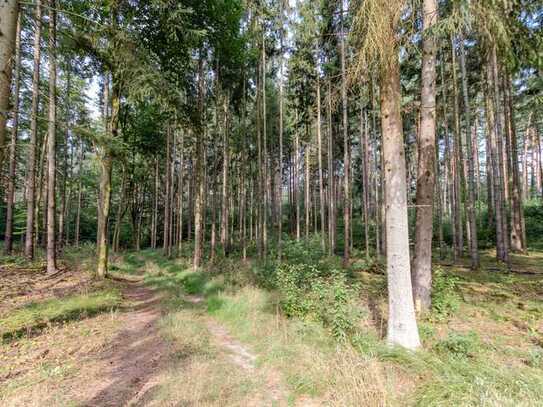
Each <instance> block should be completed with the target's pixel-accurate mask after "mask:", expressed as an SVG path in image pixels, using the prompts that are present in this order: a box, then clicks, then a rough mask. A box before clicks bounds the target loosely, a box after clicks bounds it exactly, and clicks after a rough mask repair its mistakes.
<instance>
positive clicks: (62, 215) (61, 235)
mask: <svg viewBox="0 0 543 407" xmlns="http://www.w3.org/2000/svg"><path fill="white" fill-rule="evenodd" d="M66 75H67V79H66V81H67V83H66V101H65V103H66V123H65V126H66V131H65V132H64V143H63V144H64V145H63V158H62V185H61V188H60V210H59V219H58V246H59V249H60V250H62V247H63V246H64V245H65V232H66V226H65V225H66V188H67V182H66V181H67V178H68V154H69V153H68V144H69V138H70V91H71V87H70V86H71V67H70V61H68V63H67V72H66Z"/></svg>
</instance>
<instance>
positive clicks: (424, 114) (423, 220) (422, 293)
mask: <svg viewBox="0 0 543 407" xmlns="http://www.w3.org/2000/svg"><path fill="white" fill-rule="evenodd" d="M423 21H424V23H423V24H424V31H425V33H423V35H424V39H423V41H422V48H423V54H422V75H421V76H422V79H421V82H422V84H421V86H422V89H421V109H420V116H421V123H420V131H419V132H418V136H419V137H418V155H419V162H418V173H417V197H416V199H417V212H416V218H417V219H416V229H415V257H414V260H413V296H414V300H415V309H416V311H417V312H426V311H428V310H429V309H430V305H431V297H430V294H431V291H432V226H433V201H434V182H435V156H436V44H435V39H434V37H433V33H429V30H431V28H432V27H433V25H434V24H435V23H436V22H437V1H436V0H424V5H423Z"/></svg>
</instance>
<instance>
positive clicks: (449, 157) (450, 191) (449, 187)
mask: <svg viewBox="0 0 543 407" xmlns="http://www.w3.org/2000/svg"><path fill="white" fill-rule="evenodd" d="M443 65H444V59H443V58H442V60H441V94H442V98H443V102H442V103H443V137H444V139H445V152H444V161H445V163H446V164H445V165H446V167H445V168H446V173H445V178H446V181H445V184H446V191H447V194H446V197H447V198H448V200H449V203H450V206H451V207H450V212H449V215H450V219H451V234H452V245H453V256H454V255H455V250H454V248H455V247H456V241H457V237H456V233H457V232H456V213H455V193H454V191H455V160H454V155H453V153H452V152H451V145H450V137H449V120H448V112H447V107H448V102H447V85H446V83H445V74H444V67H443ZM445 201H446V200H445Z"/></svg>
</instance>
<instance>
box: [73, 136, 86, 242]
mask: <svg viewBox="0 0 543 407" xmlns="http://www.w3.org/2000/svg"><path fill="white" fill-rule="evenodd" d="M83 151H84V150H83V139H82V138H80V139H79V165H78V168H77V179H78V181H77V210H76V215H75V238H74V244H75V247H79V240H80V236H79V234H80V224H81V201H82V195H83V188H82V181H81V178H82V176H83V171H82V168H83V158H84V155H83V154H84V152H83Z"/></svg>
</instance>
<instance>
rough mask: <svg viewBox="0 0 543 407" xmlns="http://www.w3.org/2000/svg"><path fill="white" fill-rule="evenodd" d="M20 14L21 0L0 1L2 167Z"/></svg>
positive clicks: (0, 153)
mask: <svg viewBox="0 0 543 407" xmlns="http://www.w3.org/2000/svg"><path fill="white" fill-rule="evenodd" d="M18 14H19V2H18V1H17V0H4V1H2V2H0V22H1V25H0V168H3V164H4V144H5V142H6V133H7V128H6V124H7V123H6V122H7V118H8V111H9V102H10V94H11V73H12V70H13V50H14V48H15V38H16V31H17V20H18V18H17V15H18Z"/></svg>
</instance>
